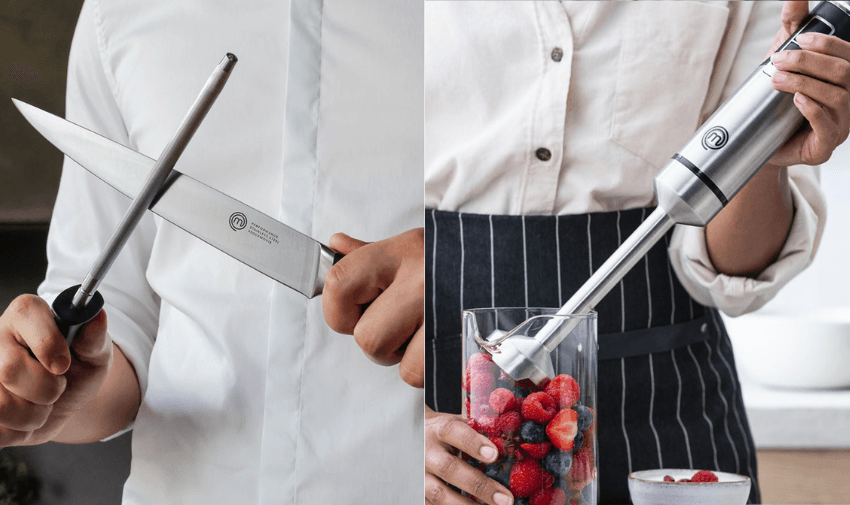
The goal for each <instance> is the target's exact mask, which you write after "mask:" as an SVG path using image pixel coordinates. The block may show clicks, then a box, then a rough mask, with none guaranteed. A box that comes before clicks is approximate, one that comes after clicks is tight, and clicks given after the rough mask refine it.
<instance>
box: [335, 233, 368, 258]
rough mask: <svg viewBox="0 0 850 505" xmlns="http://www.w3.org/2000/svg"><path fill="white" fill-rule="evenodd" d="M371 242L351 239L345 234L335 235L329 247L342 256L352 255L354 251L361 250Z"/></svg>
mask: <svg viewBox="0 0 850 505" xmlns="http://www.w3.org/2000/svg"><path fill="white" fill-rule="evenodd" d="M368 243H369V242H363V241H362V240H357V239H356V238H351V237H349V236H348V235H346V234H345V233H334V235H333V236H332V237H331V239H330V241H329V242H328V247H330V248H331V249H333V250H334V251H337V252H341V253H342V254H350V253H351V252H352V251H355V250H357V249H360V248H361V247H363V246H364V245H366V244H368Z"/></svg>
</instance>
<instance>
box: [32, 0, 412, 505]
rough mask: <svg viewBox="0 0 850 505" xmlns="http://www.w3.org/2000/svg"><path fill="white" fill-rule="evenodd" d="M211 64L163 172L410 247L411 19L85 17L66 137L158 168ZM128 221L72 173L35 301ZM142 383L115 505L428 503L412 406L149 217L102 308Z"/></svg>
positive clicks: (236, 6) (226, 263) (264, 14)
mask: <svg viewBox="0 0 850 505" xmlns="http://www.w3.org/2000/svg"><path fill="white" fill-rule="evenodd" d="M226 52H233V53H234V54H236V55H237V56H238V57H239V63H238V64H237V65H236V67H235V68H234V70H233V73H232V75H231V76H230V79H229V81H228V83H227V86H226V87H225V88H224V90H223V92H222V93H221V96H220V97H219V98H218V100H217V102H216V103H215V105H214V106H213V107H212V110H211V111H210V113H209V114H208V116H207V117H206V119H205V120H204V122H203V124H202V125H201V127H200V129H199V130H198V132H197V133H196V135H195V137H194V138H193V139H192V141H191V142H190V143H189V145H188V147H187V148H186V150H185V152H184V153H183V155H182V157H181V158H180V160H179V161H178V163H177V166H176V169H177V170H180V171H183V172H185V173H187V174H189V175H191V176H192V177H194V178H196V179H198V180H200V181H202V182H204V183H206V184H208V185H210V186H212V187H214V188H217V189H219V190H220V191H223V192H225V193H227V194H229V195H231V196H233V197H234V198H237V199H239V200H241V201H243V202H245V203H247V204H249V205H251V206H253V207H255V208H257V209H258V210H260V211H262V212H265V213H266V214H268V215H270V216H272V217H275V218H276V219H278V220H280V221H282V222H284V223H286V224H288V225H289V226H292V227H294V228H295V229H297V230H298V231H300V232H302V233H305V234H307V235H310V236H312V237H314V238H316V239H317V240H320V241H323V242H327V240H328V239H329V238H330V236H331V235H332V234H333V233H335V232H338V231H342V232H346V233H348V234H349V235H351V236H354V237H358V238H361V239H364V240H370V241H371V240H379V239H382V238H386V237H389V236H392V235H395V234H398V233H401V232H403V231H405V230H407V229H410V228H414V227H419V226H422V225H423V220H424V218H423V216H424V209H423V207H422V191H423V187H422V135H423V134H422V123H423V118H422V80H423V76H422V65H421V56H419V55H421V54H422V8H421V5H416V4H410V3H407V2H397V1H395V0H369V1H362V2H348V1H342V0H323V1H322V0H290V1H255V2H244V3H242V2H208V1H202V0H182V1H180V2H171V1H166V0H144V1H142V0H120V1H118V0H88V1H87V2H86V3H85V4H84V6H83V10H82V13H81V15H80V20H79V23H78V26H77V30H76V35H75V38H74V42H73V46H72V48H71V58H70V63H69V76H68V92H67V93H68V94H67V117H68V119H70V120H71V121H74V122H77V123H79V124H81V125H83V126H86V127H88V128H91V129H93V130H95V131H97V132H99V133H101V134H103V135H106V136H108V137H110V138H112V139H114V140H116V141H118V142H122V143H125V144H126V145H128V146H130V147H131V148H133V149H136V150H138V151H140V152H142V153H144V154H146V155H148V156H151V157H158V156H159V154H160V153H161V151H162V149H163V148H164V147H165V145H166V143H167V142H168V141H169V139H170V138H171V137H172V135H173V134H174V132H175V130H176V129H177V126H178V125H179V123H180V121H181V119H182V118H183V116H184V115H185V114H186V111H187V110H188V109H189V106H190V105H191V104H192V102H193V100H194V99H195V97H196V96H197V94H198V92H199V91H200V89H201V87H202V86H203V84H204V82H205V81H206V79H207V78H208V77H209V75H210V73H211V72H212V70H213V69H214V68H215V66H216V65H217V64H218V62H219V60H221V58H222V57H223V56H224V55H225V53H226ZM128 205H129V200H128V199H127V198H125V197H124V196H122V195H120V194H119V193H118V192H117V191H115V190H113V189H112V188H110V187H108V186H106V185H105V184H103V183H102V182H100V181H99V180H98V179H96V178H95V177H93V176H91V175H90V174H89V173H88V172H86V171H85V170H83V169H81V168H80V167H79V166H77V165H75V164H74V163H73V162H71V161H66V163H65V167H64V169H63V173H62V179H61V184H60V189H59V194H58V198H57V201H56V208H55V210H54V213H53V217H52V222H51V227H50V235H49V240H48V242H49V243H48V257H49V269H48V272H47V278H46V280H45V281H44V283H43V284H42V285H41V287H40V290H39V292H40V293H41V294H42V296H44V297H45V298H46V299H48V300H52V298H53V297H55V295H56V294H57V293H58V292H59V291H61V290H62V289H64V288H66V287H68V286H70V285H73V284H78V283H80V282H81V280H82V279H83V278H84V277H85V274H86V272H87V270H88V268H89V267H90V266H91V264H92V262H93V261H94V260H95V258H96V257H97V255H98V253H99V251H100V250H101V248H102V247H103V245H104V243H105V241H106V240H107V238H108V237H109V236H110V234H111V233H112V231H113V229H114V228H115V225H116V224H117V222H118V221H119V220H120V218H121V216H122V215H123V213H124V211H125V210H126V208H127V206H128ZM100 291H101V293H102V294H103V296H104V298H105V300H106V303H107V306H106V309H105V310H106V313H107V317H108V320H109V334H110V336H111V337H112V339H113V340H114V341H115V342H116V343H117V344H118V345H119V346H120V347H121V349H122V350H123V351H124V353H125V354H126V355H127V356H128V357H129V359H130V361H131V362H132V364H133V366H134V367H135V369H136V372H137V373H138V377H139V380H140V382H141V386H142V391H143V393H144V398H143V400H142V405H141V408H140V409H139V413H138V417H137V418H136V422H135V426H134V429H133V442H132V453H133V456H132V458H133V459H132V467H131V473H130V477H129V479H128V480H127V483H126V485H125V487H124V503H125V504H132V505H140V504H145V505H147V504H151V505H153V504H156V505H162V504H187V505H195V504H205V505H207V504H213V505H214V504H222V505H224V504H227V505H232V504H292V505H316V504H335V503H340V504H342V503H351V504H355V503H362V504H365V503H374V504H385V505H395V504H402V503H422V502H423V500H424V496H423V491H422V475H423V472H424V464H423V459H424V452H423V448H422V432H423V411H422V403H423V394H422V391H421V390H418V389H414V388H412V387H410V386H408V385H407V384H405V383H404V382H402V380H401V379H400V378H399V376H398V369H397V367H381V366H377V365H375V364H374V363H372V362H371V361H370V360H369V359H368V358H366V357H365V355H364V354H363V352H361V351H360V349H359V348H358V347H357V345H356V344H355V342H354V339H353V338H352V337H351V336H349V335H339V334H336V333H334V332H333V331H331V330H330V329H329V328H328V326H327V324H326V323H325V321H324V318H323V315H322V304H321V298H319V297H317V298H314V299H312V300H307V299H306V298H304V297H303V296H301V295H300V294H299V293H296V292H295V291H293V290H290V289H288V288H287V287H285V286H283V285H280V284H278V283H276V282H274V281H273V280H271V279H269V278H267V277H265V276H263V275H262V274H260V273H258V272H256V271H254V270H253V269H252V268H250V267H248V266H246V265H243V264H242V263H239V262H238V261H236V260H234V259H232V258H230V257H229V256H227V255H225V254H224V253H221V252H220V251H218V250H216V249H214V248H212V247H211V246H209V245H207V244H205V243H203V242H202V241H200V240H198V239H196V238H194V237H193V236H191V235H189V234H187V233H186V232H184V231H182V230H180V229H178V228H177V227H175V226H173V225H171V224H169V223H167V222H164V221H162V220H161V219H159V218H154V217H153V216H152V215H151V214H148V215H146V216H145V217H144V218H143V220H142V222H141V223H140V225H139V227H138V228H137V230H136V231H135V232H134V234H133V236H132V238H131V239H130V241H129V242H128V244H127V246H126V248H125V249H124V250H123V251H122V253H121V254H120V255H119V257H118V259H117V261H116V262H115V264H114V266H113V267H112V269H111V270H110V271H109V273H108V275H106V277H105V279H104V281H103V284H102V285H101V287H100Z"/></svg>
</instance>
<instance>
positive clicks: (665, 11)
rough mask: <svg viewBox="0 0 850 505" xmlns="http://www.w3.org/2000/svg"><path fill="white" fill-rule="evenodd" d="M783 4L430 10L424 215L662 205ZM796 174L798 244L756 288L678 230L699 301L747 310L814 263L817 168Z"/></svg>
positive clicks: (679, 260) (758, 53)
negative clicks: (662, 175)
mask: <svg viewBox="0 0 850 505" xmlns="http://www.w3.org/2000/svg"><path fill="white" fill-rule="evenodd" d="M781 7H782V5H781V2H740V3H739V2H717V1H711V2H563V3H561V2H434V1H429V2H426V6H425V35H426V39H425V79H426V81H425V111H426V112H425V125H426V126H425V205H426V207H429V208H436V209H439V210H449V211H456V212H471V213H479V214H511V215H520V214H527V215H533V214H537V215H554V214H578V213H586V212H600V211H614V210H621V209H629V208H636V207H644V206H650V205H655V195H654V193H653V186H652V180H653V177H654V176H655V175H656V174H657V173H658V172H659V171H660V169H661V168H662V167H663V166H664V165H665V164H666V163H667V161H668V160H669V159H670V157H671V156H672V155H673V154H674V153H675V152H676V151H677V150H678V149H679V148H681V147H682V146H683V145H684V144H685V143H686V142H687V141H688V140H689V139H690V137H691V136H692V135H693V133H694V131H696V129H697V127H698V126H699V125H700V124H702V122H703V121H704V120H705V119H707V118H708V116H709V115H710V114H711V112H713V111H714V110H715V109H716V107H717V106H718V105H719V104H720V103H722V102H723V100H725V99H726V98H727V97H728V96H730V95H731V94H732V92H734V90H735V88H736V87H737V86H738V84H740V83H741V82H742V81H743V80H744V79H745V78H746V77H747V76H748V75H749V73H750V72H752V70H753V69H755V67H756V66H757V65H758V64H759V63H760V62H761V61H762V60H763V59H764V57H765V55H766V54H767V50H768V49H769V47H770V45H771V42H772V41H773V37H774V35H775V34H776V31H777V30H778V29H779V27H780V20H779V13H780V11H781ZM541 148H543V149H546V150H547V151H548V152H549V153H550V154H551V158H549V159H541V158H540V157H538V156H537V152H538V150H539V149H541ZM543 158H547V157H546V156H543ZM789 173H790V175H791V191H792V195H793V199H794V206H795V209H796V213H795V217H794V221H793V224H792V228H791V233H790V234H789V236H788V239H787V241H786V244H785V246H784V248H783V249H782V251H781V252H780V254H779V256H778V258H777V259H776V261H775V262H774V263H773V264H772V265H770V266H769V267H768V268H767V269H766V270H765V271H764V272H763V273H762V274H761V275H760V276H759V277H758V278H757V279H750V278H744V277H733V276H728V275H723V274H720V273H718V272H717V270H715V268H714V266H713V265H712V263H711V261H710V259H709V257H708V252H707V250H706V246H705V235H704V229H703V228H696V227H689V226H679V227H677V229H676V231H675V232H674V235H673V238H672V240H671V246H670V258H671V261H672V264H673V266H674V268H675V270H676V272H677V274H678V276H679V279H680V281H681V282H682V284H683V285H684V286H685V288H686V289H687V290H688V292H689V293H690V294H691V296H693V297H694V298H695V299H696V300H698V301H699V302H701V303H703V304H705V305H710V306H715V307H718V308H720V309H722V310H724V311H725V312H726V313H728V314H731V315H739V314H742V313H744V312H747V311H751V310H754V309H756V308H758V307H759V306H761V305H763V304H764V303H766V302H767V301H768V300H769V299H770V298H772V297H773V296H774V295H775V293H776V292H777V291H778V290H779V288H780V287H781V286H783V285H784V284H786V283H787V282H788V280H790V279H791V278H792V277H793V276H794V275H796V274H797V273H799V272H800V271H802V270H803V269H804V268H805V267H806V266H808V264H809V263H810V262H811V260H812V259H813V257H814V254H815V251H816V250H817V245H818V243H819V241H820V237H821V234H822V233H823V228H824V224H825V218H826V208H825V202H824V199H823V194H822V192H821V190H820V189H819V187H818V171H817V169H816V168H812V167H791V168H790V169H789Z"/></svg>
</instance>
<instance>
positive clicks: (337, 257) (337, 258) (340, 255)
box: [333, 252, 345, 265]
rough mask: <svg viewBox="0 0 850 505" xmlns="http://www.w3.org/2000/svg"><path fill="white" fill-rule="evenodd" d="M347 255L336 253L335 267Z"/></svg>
mask: <svg viewBox="0 0 850 505" xmlns="http://www.w3.org/2000/svg"><path fill="white" fill-rule="evenodd" d="M344 256H345V255H344V254H342V253H339V252H334V262H333V265H336V264H337V262H338V261H339V260H341V259H342V258H343V257H344Z"/></svg>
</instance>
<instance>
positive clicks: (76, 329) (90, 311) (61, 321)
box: [52, 284, 103, 347]
mask: <svg viewBox="0 0 850 505" xmlns="http://www.w3.org/2000/svg"><path fill="white" fill-rule="evenodd" d="M78 289H80V285H79V284H77V285H76V286H71V287H70V288H68V289H66V290H65V291H62V292H61V293H59V296H57V297H56V299H55V300H53V306H52V308H53V319H54V321H56V326H58V327H59V331H60V332H61V333H62V335H64V336H65V341H66V342H67V343H68V346H69V347H70V346H71V344H72V343H73V342H74V339H76V338H77V336H78V335H79V334H80V331H82V329H83V327H84V326H85V325H86V323H88V322H89V321H91V320H92V319H94V317H95V316H96V315H97V314H98V313H99V312H100V310H101V309H102V308H103V296H101V295H100V292H99V291H95V292H94V295H93V296H92V297H91V300H89V303H88V305H86V306H85V307H83V308H79V309H78V308H77V307H74V304H73V303H71V302H72V301H73V299H74V295H75V294H76V293H77V290H78Z"/></svg>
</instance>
